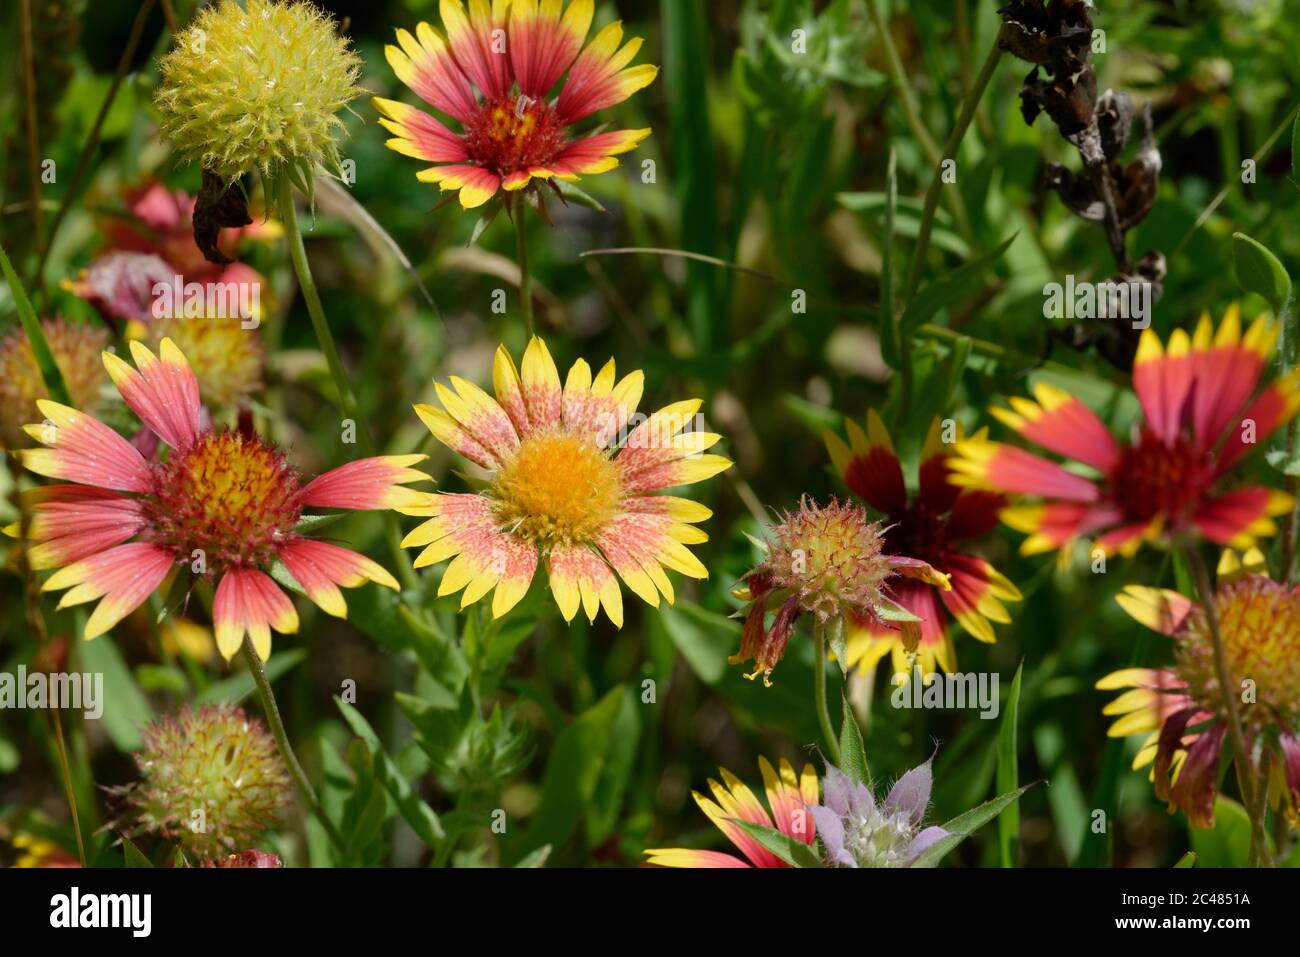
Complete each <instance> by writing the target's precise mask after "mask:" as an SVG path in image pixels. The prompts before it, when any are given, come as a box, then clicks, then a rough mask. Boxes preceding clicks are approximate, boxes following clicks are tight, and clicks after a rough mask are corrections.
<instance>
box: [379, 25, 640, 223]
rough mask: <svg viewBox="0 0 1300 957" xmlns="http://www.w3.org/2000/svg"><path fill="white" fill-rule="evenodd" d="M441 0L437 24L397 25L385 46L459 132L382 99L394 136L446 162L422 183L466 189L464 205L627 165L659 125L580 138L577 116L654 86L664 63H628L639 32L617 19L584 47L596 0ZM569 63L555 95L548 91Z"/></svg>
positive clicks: (408, 149) (400, 71) (401, 145)
mask: <svg viewBox="0 0 1300 957" xmlns="http://www.w3.org/2000/svg"><path fill="white" fill-rule="evenodd" d="M561 7H562V4H561V0H540V2H538V0H514V2H513V3H511V2H509V0H492V2H490V3H489V0H470V3H469V10H468V13H467V12H466V9H465V5H464V4H462V3H461V2H460V0H442V2H441V4H440V8H441V12H442V24H443V29H444V31H445V35H444V34H443V33H439V32H438V31H437V30H436V29H434V28H433V27H431V26H430V25H429V24H427V23H421V24H420V25H419V26H417V27H416V29H415V35H414V36H412V34H411V33H410V32H409V31H407V30H398V31H397V42H398V45H397V46H391V45H390V46H388V47H387V48H386V49H385V52H386V53H387V56H388V62H389V64H390V65H391V66H392V68H393V72H394V73H396V74H397V78H398V79H399V80H401V81H402V82H403V83H405V84H406V85H407V86H409V87H410V88H411V89H412V90H414V91H415V93H416V94H417V95H418V96H419V97H420V99H422V100H424V101H425V102H426V103H428V104H429V105H430V106H432V107H433V108H434V109H436V110H438V111H439V112H440V113H442V114H444V115H446V116H447V117H450V118H451V119H453V120H454V121H455V122H456V123H458V124H459V126H460V131H459V132H454V131H453V130H451V129H450V128H448V127H447V126H446V125H445V124H444V123H443V122H442V121H441V120H439V119H437V118H435V117H434V116H432V115H430V114H428V113H426V112H424V111H423V110H420V109H417V108H415V107H413V106H408V105H407V104H405V103H400V102H397V101H395V100H386V99H382V98H376V99H375V100H374V105H375V109H377V110H378V111H379V113H380V114H381V115H382V116H383V119H382V120H380V122H381V123H383V125H384V127H385V128H386V129H388V130H389V131H390V132H391V133H392V134H393V137H394V138H393V139H390V140H389V141H388V146H389V147H390V148H391V149H393V150H396V151H397V152H399V153H402V154H405V155H407V156H411V157H414V158H415V159H420V160H424V161H426V162H429V163H435V164H438V165H435V166H431V167H430V168H428V169H426V170H422V171H421V172H419V173H418V174H416V176H417V178H418V179H419V180H421V181H422V182H425V183H437V184H438V185H439V186H440V187H441V188H442V189H443V190H444V191H456V190H458V191H459V193H460V203H461V205H462V206H463V207H465V208H466V209H472V208H474V207H476V206H481V205H483V204H484V203H486V202H487V201H488V200H489V199H491V198H492V197H493V196H495V195H496V194H497V192H498V191H499V190H505V191H506V192H507V193H508V194H509V193H513V192H516V191H518V190H522V189H524V188H526V187H529V186H530V185H536V184H535V182H534V181H538V182H540V181H545V180H549V179H551V178H556V179H560V180H566V181H570V182H571V181H573V180H576V179H578V178H579V177H580V176H587V175H594V174H596V173H604V172H606V171H608V170H611V169H613V168H614V167H615V166H617V165H618V160H617V159H615V157H616V156H617V155H619V154H620V153H626V152H628V151H630V150H632V149H635V148H636V146H637V144H639V143H640V142H641V141H642V140H643V139H645V138H646V137H647V136H649V135H650V130H648V129H642V130H610V131H606V132H600V133H596V134H595V135H591V136H585V137H581V138H578V139H574V138H573V133H572V128H573V126H574V124H576V123H579V122H580V121H582V120H583V119H585V118H587V117H589V116H591V115H592V114H593V113H596V112H597V111H599V110H603V109H606V108H607V107H610V106H614V105H615V104H618V103H621V102H623V101H624V100H626V99H627V98H628V97H630V96H631V95H632V94H633V93H635V92H636V91H637V90H640V89H642V88H643V87H645V86H648V85H649V84H650V82H651V81H652V80H654V78H655V75H656V74H657V73H658V67H655V66H652V65H649V64H641V65H638V66H628V64H629V63H631V62H632V60H633V58H634V57H635V56H636V54H637V52H638V51H639V50H640V48H641V40H640V38H635V39H632V40H629V41H628V42H627V43H623V42H622V41H623V27H622V25H621V24H620V23H618V22H615V23H611V24H610V25H609V26H607V27H605V28H604V29H602V30H601V31H600V32H599V33H597V34H596V35H595V37H593V38H592V40H591V41H590V42H589V43H587V45H586V46H585V47H584V46H583V41H584V40H585V39H586V37H587V32H588V30H589V29H590V27H591V21H592V16H593V14H594V11H595V3H594V2H593V0H572V2H570V3H569V5H568V7H567V8H564V9H563V12H561ZM566 71H567V73H568V76H567V78H566V79H565V81H564V83H563V84H561V85H560V87H559V89H558V91H556V93H555V95H554V96H553V97H552V98H550V99H547V97H548V96H549V95H550V94H551V91H552V88H554V87H555V86H556V84H557V83H559V81H560V78H561V77H563V76H564V75H565V73H566Z"/></svg>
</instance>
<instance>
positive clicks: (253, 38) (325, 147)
mask: <svg viewBox="0 0 1300 957" xmlns="http://www.w3.org/2000/svg"><path fill="white" fill-rule="evenodd" d="M159 68H160V70H161V72H162V85H161V86H160V87H159V88H158V92H157V94H156V95H155V103H156V104H157V106H158V109H159V110H160V111H161V113H162V121H161V124H160V126H161V130H162V133H163V135H164V136H166V137H167V139H168V140H169V141H170V142H171V144H172V146H173V147H174V148H175V150H176V151H177V153H179V154H180V156H181V157H182V158H183V159H184V160H185V161H187V162H193V163H198V164H199V165H200V166H201V167H203V169H205V170H208V171H210V172H212V173H215V174H216V175H218V176H220V177H221V178H222V180H224V181H225V183H226V184H227V185H229V184H230V183H232V182H234V181H235V180H236V179H238V178H239V177H240V176H242V175H244V174H245V173H248V172H251V171H252V170H255V169H256V170H258V171H260V172H261V173H262V175H263V176H265V177H267V178H268V179H274V178H275V177H276V176H278V175H279V174H280V173H281V172H285V171H289V170H297V171H299V172H302V173H305V174H307V176H310V174H311V173H312V172H313V171H315V170H316V169H318V168H324V169H326V170H328V171H330V172H334V173H337V172H339V171H340V168H341V164H340V160H339V150H338V141H337V137H338V136H339V135H340V133H341V132H342V130H343V122H342V120H340V119H339V118H338V116H337V115H336V114H337V113H338V111H339V110H341V109H342V108H343V107H345V106H347V104H348V103H349V102H350V101H351V100H353V99H355V98H356V97H357V96H358V95H359V94H360V93H361V92H362V91H361V89H360V87H358V86H357V83H356V81H357V77H358V75H359V74H360V71H361V60H360V58H359V57H358V56H357V55H356V54H355V53H353V52H352V50H351V49H349V44H348V40H347V39H346V38H344V37H341V36H340V35H339V34H338V31H337V29H336V25H335V23H334V21H333V19H331V18H330V17H329V16H327V15H326V14H324V13H322V12H321V11H320V10H318V9H317V8H316V7H315V6H313V5H312V4H310V3H306V2H297V0H295V2H281V0H248V8H247V10H245V9H244V8H242V7H241V6H240V5H239V4H238V3H236V2H235V0H220V2H219V3H215V4H212V5H211V6H208V7H206V8H204V9H203V11H202V12H201V13H199V15H198V17H197V18H196V19H195V21H194V23H193V25H191V26H190V27H189V28H188V29H187V30H185V31H184V32H183V33H181V34H180V35H179V36H177V37H176V45H175V48H174V49H173V50H172V51H171V52H170V53H168V54H167V55H166V56H165V57H163V58H162V59H161V60H160V61H159Z"/></svg>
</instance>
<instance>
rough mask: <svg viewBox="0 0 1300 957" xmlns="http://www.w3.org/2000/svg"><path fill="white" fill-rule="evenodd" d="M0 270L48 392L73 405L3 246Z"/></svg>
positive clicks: (34, 311)
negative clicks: (11, 294) (2, 272)
mask: <svg viewBox="0 0 1300 957" xmlns="http://www.w3.org/2000/svg"><path fill="white" fill-rule="evenodd" d="M0 269H3V270H4V274H5V281H6V282H8V283H9V291H10V292H11V293H13V297H14V305H15V306H16V307H17V309H18V321H19V322H21V323H22V324H23V331H25V332H26V333H27V339H28V341H30V342H31V344H32V353H33V354H34V355H35V356H36V366H37V368H38V369H40V370H41V378H42V379H44V380H45V390H46V391H47V392H49V394H50V398H51V399H53V400H54V401H55V402H60V403H62V404H63V405H71V404H72V399H71V398H69V397H68V387H67V386H66V385H65V384H64V382H63V374H62V373H61V372H59V367H58V364H57V363H56V362H55V361H54V353H53V352H51V351H50V344H49V343H48V342H46V341H45V333H44V332H43V331H42V330H41V323H40V320H38V319H37V318H36V310H35V309H33V308H32V302H31V300H30V299H28V298H27V293H26V291H24V289H23V286H22V283H20V282H19V281H18V274H17V273H15V272H14V267H13V264H12V263H10V262H9V256H8V254H7V253H5V250H4V247H3V246H0Z"/></svg>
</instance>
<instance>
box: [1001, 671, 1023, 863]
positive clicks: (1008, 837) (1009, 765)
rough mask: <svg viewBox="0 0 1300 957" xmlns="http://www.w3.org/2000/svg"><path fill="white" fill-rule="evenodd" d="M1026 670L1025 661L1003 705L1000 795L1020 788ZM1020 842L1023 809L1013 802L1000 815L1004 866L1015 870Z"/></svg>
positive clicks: (1013, 680)
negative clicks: (1018, 728)
mask: <svg viewBox="0 0 1300 957" xmlns="http://www.w3.org/2000/svg"><path fill="white" fill-rule="evenodd" d="M1024 669H1025V662H1024V659H1021V661H1020V664H1019V665H1018V666H1017V667H1016V676H1015V677H1014V678H1012V679H1011V691H1010V692H1009V693H1008V694H1007V700H1006V703H1005V704H1004V705H1003V711H1002V726H1001V727H1000V728H999V729H998V773H997V789H998V792H999V793H1000V794H1006V793H1007V792H1009V791H1014V790H1015V789H1016V788H1017V787H1019V786H1020V765H1019V757H1018V754H1019V752H1018V750H1017V746H1016V745H1017V738H1016V726H1017V724H1018V722H1019V718H1020V676H1021V673H1022V672H1023V671H1024ZM1019 840H1020V806H1019V805H1018V804H1016V802H1015V801H1012V802H1011V803H1010V804H1008V805H1007V806H1006V808H1005V809H1004V810H1003V812H1002V813H1001V814H999V815H998V855H999V857H1000V858H1001V860H1002V866H1003V867H1015V854H1016V844H1017V842H1018V841H1019Z"/></svg>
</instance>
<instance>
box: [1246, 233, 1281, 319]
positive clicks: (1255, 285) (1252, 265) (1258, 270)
mask: <svg viewBox="0 0 1300 957" xmlns="http://www.w3.org/2000/svg"><path fill="white" fill-rule="evenodd" d="M1232 265H1233V269H1234V271H1235V272H1236V274H1237V284H1238V285H1239V286H1241V288H1242V289H1244V290H1246V292H1253V293H1255V294H1256V295H1259V296H1263V297H1264V298H1265V299H1267V300H1268V302H1269V305H1271V306H1272V307H1273V310H1274V311H1275V312H1276V313H1278V314H1279V315H1281V313H1282V310H1283V309H1284V308H1285V307H1286V304H1287V303H1288V302H1290V301H1291V277H1290V276H1289V275H1288V274H1287V271H1286V269H1285V268H1284V267H1283V266H1282V263H1281V261H1280V260H1279V259H1278V258H1277V257H1276V256H1274V255H1273V253H1272V252H1270V251H1269V249H1268V247H1267V246H1265V245H1264V244H1263V243H1260V242H1258V241H1256V240H1254V239H1251V238H1250V237H1249V236H1247V235H1246V234H1245V233H1233V234H1232Z"/></svg>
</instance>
